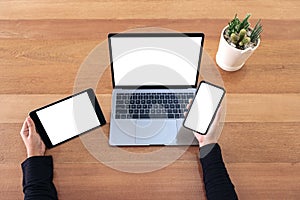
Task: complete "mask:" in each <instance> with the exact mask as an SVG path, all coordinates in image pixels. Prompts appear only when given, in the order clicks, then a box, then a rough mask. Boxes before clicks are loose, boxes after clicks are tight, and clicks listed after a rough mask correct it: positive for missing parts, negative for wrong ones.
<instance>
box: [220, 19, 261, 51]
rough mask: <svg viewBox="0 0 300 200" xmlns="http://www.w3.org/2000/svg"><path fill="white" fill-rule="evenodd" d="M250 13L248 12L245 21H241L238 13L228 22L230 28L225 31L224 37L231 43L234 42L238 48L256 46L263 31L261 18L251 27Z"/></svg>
mask: <svg viewBox="0 0 300 200" xmlns="http://www.w3.org/2000/svg"><path fill="white" fill-rule="evenodd" d="M250 16H251V15H250V14H247V15H246V17H245V18H244V19H243V21H240V20H239V19H238V17H237V15H235V16H234V18H233V20H232V21H231V22H229V23H228V28H227V30H226V31H225V33H224V37H225V39H226V40H227V42H228V43H229V44H232V45H233V46H235V47H236V48H238V49H245V48H247V47H249V46H255V45H256V44H257V40H258V39H259V38H260V34H261V32H262V25H261V23H260V22H261V20H259V21H258V22H257V23H256V25H255V27H254V28H253V29H251V28H249V27H250V23H249V22H248V19H249V18H250Z"/></svg>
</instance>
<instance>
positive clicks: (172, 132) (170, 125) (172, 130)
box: [136, 119, 177, 145]
mask: <svg viewBox="0 0 300 200" xmlns="http://www.w3.org/2000/svg"><path fill="white" fill-rule="evenodd" d="M176 134H177V126H176V120H159V119H145V120H137V121H136V144H141V145H151V144H154V145H166V144H169V143H171V142H172V141H173V140H174V139H175V138H176Z"/></svg>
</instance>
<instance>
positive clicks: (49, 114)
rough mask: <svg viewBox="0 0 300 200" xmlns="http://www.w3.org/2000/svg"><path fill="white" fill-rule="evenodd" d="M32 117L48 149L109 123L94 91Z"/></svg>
mask: <svg viewBox="0 0 300 200" xmlns="http://www.w3.org/2000/svg"><path fill="white" fill-rule="evenodd" d="M29 115H30V117H31V119H32V120H33V121H34V123H35V126H36V130H37V132H38V133H39V134H40V136H41V138H42V140H43V141H44V143H45V145H46V147H47V148H52V147H54V146H57V145H59V144H61V143H63V142H66V141H68V140H70V139H72V138H74V137H76V136H78V135H80V134H82V133H85V132H87V131H89V130H92V129H94V128H96V127H99V126H101V125H104V124H105V123H106V121H105V118H104V116H103V113H102V111H101V108H100V106H99V103H98V101H97V98H96V96H95V93H94V91H93V89H87V90H84V91H82V92H79V93H77V94H74V95H72V96H69V97H66V98H64V99H61V100H59V101H57V102H54V103H51V104H49V105H47V106H44V107H42V108H39V109H36V110H34V111H32V112H30V113H29Z"/></svg>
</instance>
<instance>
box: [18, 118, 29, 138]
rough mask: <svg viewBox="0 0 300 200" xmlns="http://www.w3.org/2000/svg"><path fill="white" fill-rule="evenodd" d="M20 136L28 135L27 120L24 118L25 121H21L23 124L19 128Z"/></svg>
mask: <svg viewBox="0 0 300 200" xmlns="http://www.w3.org/2000/svg"><path fill="white" fill-rule="evenodd" d="M20 134H21V136H22V137H23V136H28V124H27V120H26V119H25V121H24V122H23V126H22V128H21V131H20Z"/></svg>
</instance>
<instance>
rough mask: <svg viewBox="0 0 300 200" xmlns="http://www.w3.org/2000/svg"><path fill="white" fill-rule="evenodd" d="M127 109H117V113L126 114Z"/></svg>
mask: <svg viewBox="0 0 300 200" xmlns="http://www.w3.org/2000/svg"><path fill="white" fill-rule="evenodd" d="M126 113H127V110H116V114H126Z"/></svg>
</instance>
